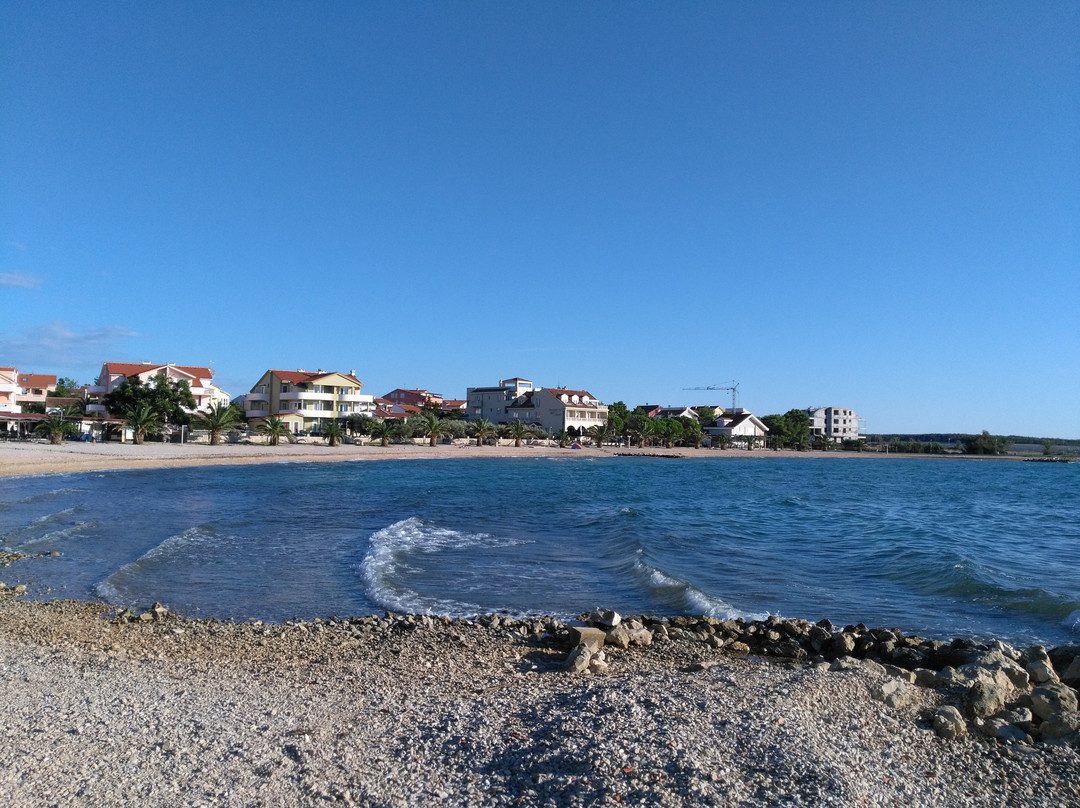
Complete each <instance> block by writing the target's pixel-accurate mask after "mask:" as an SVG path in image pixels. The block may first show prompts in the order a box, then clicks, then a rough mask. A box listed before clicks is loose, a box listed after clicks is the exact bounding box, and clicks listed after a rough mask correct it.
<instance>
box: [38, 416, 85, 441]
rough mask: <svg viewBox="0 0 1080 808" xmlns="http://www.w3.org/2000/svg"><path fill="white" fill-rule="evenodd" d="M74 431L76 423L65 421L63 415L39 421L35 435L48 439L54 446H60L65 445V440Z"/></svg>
mask: <svg viewBox="0 0 1080 808" xmlns="http://www.w3.org/2000/svg"><path fill="white" fill-rule="evenodd" d="M74 431H75V424H74V422H72V421H65V420H64V416H62V415H50V416H49V417H47V418H46V419H45V420H43V421H39V422H38V424H37V426H35V427H34V434H35V435H41V436H42V437H47V438H48V439H49V443H51V444H52V445H53V446H59V445H60V444H61V443H63V441H64V438H65V437H66V436H67V435H70V434H72V433H73V432H74Z"/></svg>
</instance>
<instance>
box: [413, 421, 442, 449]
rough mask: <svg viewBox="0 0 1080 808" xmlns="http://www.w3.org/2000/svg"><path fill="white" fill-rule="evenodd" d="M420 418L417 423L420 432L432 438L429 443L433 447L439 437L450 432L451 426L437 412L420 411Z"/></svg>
mask: <svg viewBox="0 0 1080 808" xmlns="http://www.w3.org/2000/svg"><path fill="white" fill-rule="evenodd" d="M420 418H421V421H420V422H419V424H418V425H417V426H418V427H419V431H420V434H422V435H427V436H428V439H429V440H430V443H429V444H428V445H429V446H431V447H432V448H434V447H435V444H437V443H438V442H439V438H441V437H442V436H443V435H447V434H449V433H450V427H449V426H447V425H446V422H445V421H443V419H441V418H440V417H439V416H437V415H436V414H435V413H433V412H422V413H420Z"/></svg>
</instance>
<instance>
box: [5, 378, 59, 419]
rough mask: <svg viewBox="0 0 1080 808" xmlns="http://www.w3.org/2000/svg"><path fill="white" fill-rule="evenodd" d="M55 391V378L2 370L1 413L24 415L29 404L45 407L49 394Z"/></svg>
mask: <svg viewBox="0 0 1080 808" xmlns="http://www.w3.org/2000/svg"><path fill="white" fill-rule="evenodd" d="M55 389H56V377H55V376H48V375H45V374H42V373H19V371H18V370H17V369H16V368H8V367H4V368H0V412H10V413H22V412H23V407H24V406H25V405H27V404H41V405H44V404H45V399H46V398H48V396H49V393H51V392H52V391H53V390H55Z"/></svg>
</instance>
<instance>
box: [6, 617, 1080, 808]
mask: <svg viewBox="0 0 1080 808" xmlns="http://www.w3.org/2000/svg"><path fill="white" fill-rule="evenodd" d="M628 620H629V619H628ZM799 622H800V621H788V622H782V623H773V624H768V623H766V624H762V626H763V627H764V626H771V627H770V628H769V630H775V631H776V632H777V633H780V634H785V633H790V632H789V631H788V627H789V626H794V627H795V628H796V629H799ZM650 625H651V626H652V629H653V631H654V634H653V638H652V639H651V641H650V642H649V643H648V644H647V645H636V644H631V645H629V646H627V647H623V644H621V643H619V644H617V643H616V642H615V639H614V637H612V635H610V633H609V635H608V637H609V639H608V642H607V643H606V644H605V645H604V647H603V648H602V649H600V650H602V651H603V652H604V653H603V658H602V659H600V660H599V663H600V664H598V665H597V666H596V668H595V670H594V671H593V672H592V673H591V674H585V673H573V672H571V671H569V670H568V669H567V660H568V658H569V657H570V656H573V653H572V651H571V649H572V646H573V643H574V642H575V641H576V640H575V636H576V635H574V634H572V633H571V630H570V628H569V626H564V625H562V624H560V623H559V622H558V621H554V622H553V621H551V620H548V619H542V618H534V619H530V620H523V621H513V620H505V619H499V620H492V619H491V618H490V617H488V618H483V617H481V618H478V619H477V620H463V619H455V620H450V619H440V618H431V617H427V616H422V615H421V616H407V615H396V616H387V617H383V618H378V617H375V618H356V619H349V620H327V621H293V622H290V623H286V624H262V623H258V622H256V623H221V622H218V621H215V620H190V619H182V618H175V617H174V616H172V615H169V614H167V613H160V612H159V613H156V614H150V615H149V617H148V619H142V618H141V616H140V615H136V616H133V617H132V616H129V617H118V616H117V615H116V614H114V613H113V612H112V611H111V610H110V609H109V608H108V607H105V606H102V605H95V604H84V603H77V602H71V601H52V602H32V601H22V600H20V599H16V598H12V597H10V596H3V597H0V699H3V703H4V704H5V705H6V710H7V715H6V726H7V727H8V729H7V731H6V739H7V742H6V744H4V745H0V801H3V802H5V803H6V804H18V805H26V806H38V805H40V806H45V805H54V804H90V805H106V804H140V805H144V806H158V805H160V806H175V805H219V804H274V805H284V804H289V805H304V806H307V805H327V804H330V805H356V804H359V805H387V806H412V805H430V804H447V805H480V806H511V805H518V804H524V805H548V804H556V805H572V806H579V805H580V806H586V805H594V804H597V803H616V802H619V803H627V804H649V805H657V806H664V808H666V807H667V806H675V805H685V804H687V800H688V799H689V800H692V801H693V802H694V803H695V804H725V805H728V804H732V805H741V806H766V805H775V804H785V805H818V804H827V805H834V806H845V808H846V807H847V806H861V805H868V804H869V805H919V806H955V805H967V806H986V808H989V806H999V805H1002V804H1009V805H1018V806H1028V805H1030V806H1036V805H1055V806H1056V805H1061V806H1067V805H1076V795H1077V794H1078V793H1080V750H1078V748H1077V747H1076V746H1075V745H1070V743H1080V740H1077V741H1075V742H1070V741H1069V740H1068V739H1066V741H1065V742H1064V743H1061V742H1058V741H1053V742H1050V741H1046V740H1043V741H1040V742H1038V743H1036V744H1034V745H1030V744H1026V743H1023V742H1021V743H1016V742H1005V741H1002V740H997V739H991V738H990V737H988V736H987V735H986V734H985V730H983V729H980V728H979V727H980V726H981V725H980V724H979V723H978V722H977V720H976V719H972V718H968V720H967V721H966V724H965V727H966V729H965V731H964V732H962V733H961V734H959V735H958V736H956V737H954V738H948V737H947V735H943V734H942V730H940V729H935V726H936V725H937V719H936V716H937V715H938V714H941V713H942V712H943V711H945V712H946V713H948V711H949V709H957V710H958V711H964V710H965V709H966V708H967V707H968V706H969V700H970V698H971V692H972V691H973V690H974V689H975V688H973V687H972V688H968V687H966V686H964V682H963V681H962V679H961V675H962V674H963V672H964V671H965V670H967V669H968V668H967V666H964V665H960V666H959V667H956V668H953V667H945V668H943V669H942V672H939V673H938V675H937V678H938V679H939V680H940V681H936V682H934V683H932V684H929V686H927V684H928V683H927V682H926V681H924V682H923V683H922V684H916V683H914V682H913V680H912V678H911V676H909V675H906V674H908V673H910V672H904V671H902V670H900V669H895V670H891V669H887V668H885V667H883V666H881V665H878V664H877V663H873V662H870V661H869V660H865V661H864V660H862V659H857V658H855V657H852V656H847V655H841V654H844V652H845V649H846V646H845V645H842V644H841V641H839V640H830V641H829V642H830V643H836V645H837V647H836V648H835V649H832V651H830V652H829V657H830V658H835V659H836V660H837V661H835V662H833V663H832V664H831V665H830V664H828V663H827V662H818V663H813V662H809V661H808V660H806V659H804V660H802V661H801V662H800V661H791V660H785V659H782V658H770V657H769V656H768V655H767V654H764V655H761V656H754V655H752V654H751V655H748V654H746V653H744V652H742V650H741V649H739V648H738V647H736V646H735V645H734V643H728V642H727V641H726V637H727V635H726V633H725V632H726V629H725V628H724V625H723V624H722V623H720V622H718V623H717V624H715V625H712V624H710V625H712V628H713V630H714V633H712V634H709V637H711V638H712V641H709V640H706V639H703V637H702V636H700V635H701V634H702V633H708V632H705V631H703V626H705V625H706V624H704V623H700V622H694V621H683V622H677V621H676V619H674V618H672V619H671V621H670V627H669V628H667V629H664V630H663V631H661V629H660V628H659V627H658V626H657V625H655V624H650ZM742 629H743V630H744V631H745V626H743V627H742ZM633 630H634V631H636V629H633ZM810 630H812V629H810ZM612 631H614V629H613V630H612ZM845 631H846V629H845ZM662 635H663V636H662ZM743 636H744V638H746V639H747V640H748V641H749V642H750V643H752V644H755V646H754V647H759V646H757V645H756V643H757V641H756V640H752V639H750V638H749V636H747V635H745V634H744V635H743ZM833 636H841V637H842V636H846V635H845V634H844V633H843V632H840V633H837V634H834V635H833ZM721 638H722V639H723V640H724V642H723V643H722V647H716V646H717V645H718V643H720V640H721ZM761 640H762V641H768V640H767V638H766V637H762V638H761ZM946 650H949V649H946ZM994 650H995V649H991V650H990V652H989V653H990V656H989V657H987V658H986V659H984V661H983V664H982V667H981V668H980V670H982V671H983V672H985V673H986V675H990V674H991V673H992V672H993V671H994V670H999V669H1001V668H1002V666H1006V665H1008V664H1012V663H1008V662H1007V660H1006V658H1005V657H1002V656H1001V655H1000V654H998V656H997V657H994V656H993V653H994ZM1006 650H1008V649H1006ZM834 651H835V653H834ZM972 653H977V652H975V651H974V650H972ZM984 656H985V655H984ZM995 659H996V660H998V661H997V662H994V661H993V660H995ZM1023 659H1026V657H1024V658H1023ZM1023 659H1021V661H1023ZM956 662H957V664H959V662H960V660H959V659H958V660H956ZM591 664H592V663H591V662H590V665H591ZM995 665H996V666H997V668H995V667H994V666H995ZM1016 669H1017V664H1012V667H1009V668H1008V670H1009V671H1010V672H1012V673H1013V674H1015V673H1016ZM590 670H592V668H590ZM948 671H951V672H952V673H948ZM976 673H977V672H976ZM976 673H972V674H971V675H972V676H973V677H974V676H976ZM977 675H978V676H983V673H977ZM995 675H996V674H995ZM924 679H925V677H924ZM1012 696H1013V697H1014V698H1013V700H1014V701H1015V700H1016V699H1022V698H1024V696H1023V695H1022V694H1021V695H1017V694H1016V693H1012ZM958 714H959V712H958ZM961 721H962V723H963V719H961Z"/></svg>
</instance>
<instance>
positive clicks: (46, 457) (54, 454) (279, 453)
mask: <svg viewBox="0 0 1080 808" xmlns="http://www.w3.org/2000/svg"><path fill="white" fill-rule="evenodd" d="M616 456H619V457H634V456H641V457H654V458H657V459H658V460H659V459H663V458H685V459H694V460H730V459H740V458H741V459H747V458H757V459H764V458H804V459H806V458H832V459H865V460H889V459H893V460H910V459H932V460H967V461H974V460H991V461H1013V462H1016V461H1022V460H1024V458H1021V457H1013V456H985V455H982V456H980V455H925V454H882V453H879V452H845V451H841V450H838V451H830V452H797V451H793V450H789V449H785V450H780V451H777V450H774V449H754V450H749V451H748V450H745V449H726V450H722V449H690V448H685V447H680V448H675V449H664V448H661V447H646V448H644V449H637V448H633V447H615V446H605V447H604V448H602V449H596V448H594V447H588V446H587V447H583V448H581V449H568V448H560V447H558V446H545V445H538V444H532V445H523V446H521V447H520V448H517V447H515V446H513V445H512V444H510V445H499V446H482V447H479V446H476V445H475V444H474V443H467V444H464V445H461V444H456V443H455V444H452V445H450V444H440V445H439V446H436V447H430V446H421V445H407V444H393V445H390V446H387V447H382V446H368V445H364V446H359V445H355V444H339V445H338V446H335V447H330V446H327V445H325V444H324V443H322V442H319V443H302V444H300V443H297V444H282V445H279V446H267V445H264V444H247V443H242V444H222V445H219V446H210V445H208V444H198V443H188V444H183V445H181V444H172V443H166V444H161V443H144V444H143V445H141V446H136V445H134V444H132V443H104V444H102V443H97V444H89V443H78V442H74V441H68V442H65V443H63V444H61V445H59V446H53V445H52V444H50V443H48V442H45V441H25V442H24V441H4V442H0V478H2V477H22V476H30V475H37V474H58V473H72V472H81V471H108V470H111V469H153V468H183V467H189V466H238V465H249V464H254V463H280V462H313V463H314V462H344V461H368V460H411V459H446V458H454V457H456V458H464V457H468V458H479V457H499V458H522V457H567V458H570V457H574V458H583V457H584V458H597V457H616Z"/></svg>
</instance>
